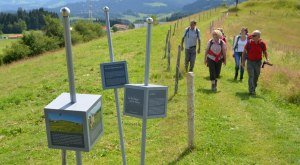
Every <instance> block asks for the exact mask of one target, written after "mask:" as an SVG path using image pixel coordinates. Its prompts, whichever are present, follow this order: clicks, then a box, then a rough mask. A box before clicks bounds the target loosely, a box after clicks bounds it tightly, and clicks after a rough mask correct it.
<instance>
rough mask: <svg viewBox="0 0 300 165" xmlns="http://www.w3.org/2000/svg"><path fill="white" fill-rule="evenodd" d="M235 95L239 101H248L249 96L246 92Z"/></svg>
mask: <svg viewBox="0 0 300 165" xmlns="http://www.w3.org/2000/svg"><path fill="white" fill-rule="evenodd" d="M235 95H236V96H237V97H239V98H240V99H241V100H249V98H250V94H249V93H248V92H236V93H235Z"/></svg>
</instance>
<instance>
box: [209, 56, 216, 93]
mask: <svg viewBox="0 0 300 165" xmlns="http://www.w3.org/2000/svg"><path fill="white" fill-rule="evenodd" d="M207 63H208V67H209V76H210V80H211V90H212V91H216V86H215V85H216V63H215V62H214V61H213V60H211V59H210V58H208V59H207Z"/></svg>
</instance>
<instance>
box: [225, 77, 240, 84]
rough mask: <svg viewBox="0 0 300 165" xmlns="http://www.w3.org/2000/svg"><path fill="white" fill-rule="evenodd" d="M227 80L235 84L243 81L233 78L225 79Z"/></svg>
mask: <svg viewBox="0 0 300 165" xmlns="http://www.w3.org/2000/svg"><path fill="white" fill-rule="evenodd" d="M227 81H228V82H230V83H235V84H238V83H242V82H243V81H241V80H234V79H231V78H230V79H227Z"/></svg>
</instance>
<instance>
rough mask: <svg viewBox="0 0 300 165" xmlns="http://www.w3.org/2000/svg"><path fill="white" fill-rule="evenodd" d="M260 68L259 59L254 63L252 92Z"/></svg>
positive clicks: (255, 85)
mask: <svg viewBox="0 0 300 165" xmlns="http://www.w3.org/2000/svg"><path fill="white" fill-rule="evenodd" d="M260 69H261V61H256V62H255V65H254V79H253V83H254V92H255V88H256V87H257V81H258V78H259V75H260Z"/></svg>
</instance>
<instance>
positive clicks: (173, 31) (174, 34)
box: [173, 23, 176, 36]
mask: <svg viewBox="0 0 300 165" xmlns="http://www.w3.org/2000/svg"><path fill="white" fill-rule="evenodd" d="M175 30H176V23H175V25H174V30H173V36H174V35H175Z"/></svg>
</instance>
